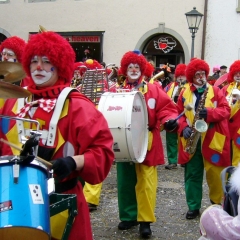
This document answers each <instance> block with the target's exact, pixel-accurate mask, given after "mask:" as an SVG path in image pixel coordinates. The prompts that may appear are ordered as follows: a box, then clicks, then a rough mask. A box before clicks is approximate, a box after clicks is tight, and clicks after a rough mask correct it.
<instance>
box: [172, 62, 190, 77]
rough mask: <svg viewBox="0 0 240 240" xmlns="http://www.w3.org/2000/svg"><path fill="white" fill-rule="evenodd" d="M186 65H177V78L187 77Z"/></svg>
mask: <svg viewBox="0 0 240 240" xmlns="http://www.w3.org/2000/svg"><path fill="white" fill-rule="evenodd" d="M186 67H187V65H186V64H183V63H180V64H178V65H177V67H176V69H175V77H176V78H177V77H179V76H186Z"/></svg>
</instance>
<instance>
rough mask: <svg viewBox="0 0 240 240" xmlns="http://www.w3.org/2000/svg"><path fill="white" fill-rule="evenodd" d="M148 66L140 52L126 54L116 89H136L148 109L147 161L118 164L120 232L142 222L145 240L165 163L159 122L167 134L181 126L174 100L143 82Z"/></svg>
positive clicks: (160, 90)
mask: <svg viewBox="0 0 240 240" xmlns="http://www.w3.org/2000/svg"><path fill="white" fill-rule="evenodd" d="M146 65H147V61H146V59H145V57H144V56H143V55H142V54H141V53H140V51H138V50H136V51H129V52H127V53H125V54H124V55H123V57H122V60H121V71H122V74H123V75H124V76H125V80H124V82H123V83H122V84H121V85H118V89H117V90H118V91H120V92H121V91H122V92H124V91H133V90H135V91H139V92H141V93H142V94H143V95H144V100H145V102H146V106H147V112H148V122H149V124H148V128H149V132H148V136H149V142H148V150H147V152H146V156H145V155H144V156H145V159H144V161H143V162H142V163H137V164H136V163H133V162H117V182H118V206H119V218H120V220H121V222H120V223H119V224H118V229H119V230H126V229H129V228H131V227H133V226H135V225H137V224H138V222H140V228H139V233H140V235H141V237H142V238H149V237H151V235H152V231H151V228H150V224H151V223H153V222H156V217H155V213H154V210H155V201H156V190H157V184H156V183H157V165H161V164H164V153H163V148H162V141H161V136H160V133H159V131H160V130H159V128H160V123H162V124H163V125H164V127H165V129H167V130H168V131H171V130H174V129H175V128H177V126H178V124H177V121H175V120H173V119H174V118H176V116H177V109H176V107H175V105H174V103H173V102H172V100H171V99H170V98H169V97H168V96H167V94H166V93H165V92H164V91H163V90H162V89H161V88H159V87H158V86H157V85H155V84H151V83H149V82H146V81H145V80H144V73H145V71H146ZM121 94H122V93H121ZM138 140H139V139H133V141H138ZM140 141H141V139H140ZM139 150H140V149H139ZM126 177H127V181H126ZM126 196H127V199H128V200H127V201H126Z"/></svg>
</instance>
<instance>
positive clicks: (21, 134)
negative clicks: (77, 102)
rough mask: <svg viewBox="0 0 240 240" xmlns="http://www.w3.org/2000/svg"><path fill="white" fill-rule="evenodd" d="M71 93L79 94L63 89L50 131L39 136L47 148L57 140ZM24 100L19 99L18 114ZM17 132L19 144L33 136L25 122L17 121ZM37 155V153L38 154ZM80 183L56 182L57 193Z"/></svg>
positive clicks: (42, 132) (40, 131)
mask: <svg viewBox="0 0 240 240" xmlns="http://www.w3.org/2000/svg"><path fill="white" fill-rule="evenodd" d="M71 92H78V91H77V90H76V89H74V88H71V87H66V88H64V89H63V91H62V92H61V93H60V95H59V97H58V99H57V102H56V105H55V108H54V112H53V115H52V118H51V121H50V124H49V129H48V130H39V133H37V134H39V135H40V138H41V139H44V140H46V144H45V145H46V146H48V147H53V146H54V142H55V138H56V132H57V123H58V121H59V118H60V115H61V112H62V109H63V106H64V103H65V101H66V99H67V97H68V95H69V94H70V93H71ZM24 101H25V99H24V98H20V99H18V112H19V111H20V109H21V108H22V107H24ZM16 122H17V130H18V139H19V142H24V140H26V136H30V135H31V134H32V132H33V131H32V130H30V129H25V128H24V125H23V121H21V120H17V121H16ZM36 154H37V153H36ZM77 182H78V179H77V178H72V179H70V180H68V181H65V182H56V181H55V191H56V192H58V193H61V192H65V191H67V190H69V189H71V188H73V187H75V186H76V184H77Z"/></svg>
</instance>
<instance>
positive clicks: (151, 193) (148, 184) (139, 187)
mask: <svg viewBox="0 0 240 240" xmlns="http://www.w3.org/2000/svg"><path fill="white" fill-rule="evenodd" d="M135 169H136V174H137V184H136V187H135V190H136V198H137V208H138V213H137V221H139V222H156V217H155V214H154V211H155V207H156V197H157V167H154V166H152V167H149V166H146V165H143V164H135Z"/></svg>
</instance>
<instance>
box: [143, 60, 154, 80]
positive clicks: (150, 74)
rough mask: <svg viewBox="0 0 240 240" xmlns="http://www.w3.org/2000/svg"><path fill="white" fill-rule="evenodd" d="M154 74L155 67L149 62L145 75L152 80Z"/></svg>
mask: <svg viewBox="0 0 240 240" xmlns="http://www.w3.org/2000/svg"><path fill="white" fill-rule="evenodd" d="M153 72H154V67H153V65H152V64H151V63H150V62H147V64H146V69H145V72H144V75H145V76H146V77H147V78H151V77H152V74H153Z"/></svg>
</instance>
